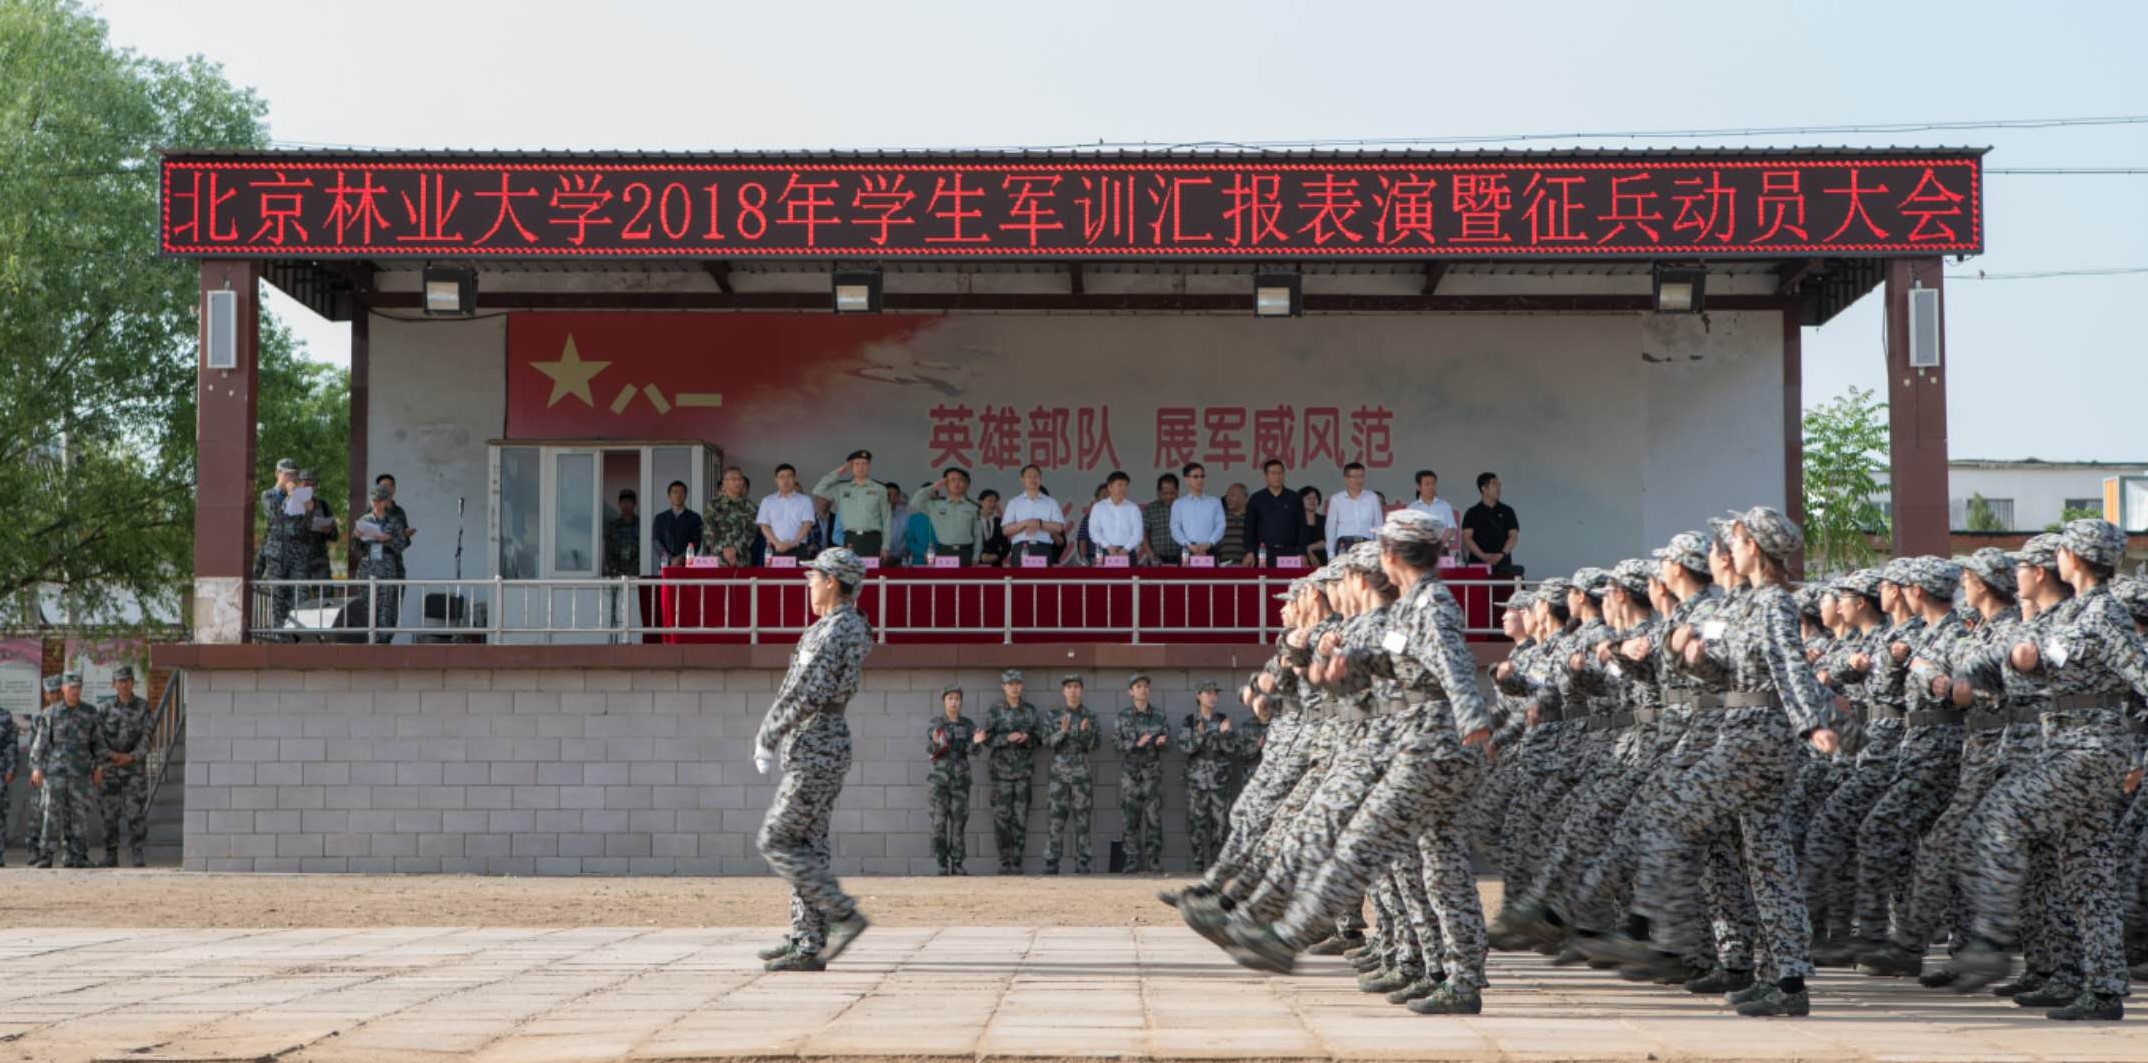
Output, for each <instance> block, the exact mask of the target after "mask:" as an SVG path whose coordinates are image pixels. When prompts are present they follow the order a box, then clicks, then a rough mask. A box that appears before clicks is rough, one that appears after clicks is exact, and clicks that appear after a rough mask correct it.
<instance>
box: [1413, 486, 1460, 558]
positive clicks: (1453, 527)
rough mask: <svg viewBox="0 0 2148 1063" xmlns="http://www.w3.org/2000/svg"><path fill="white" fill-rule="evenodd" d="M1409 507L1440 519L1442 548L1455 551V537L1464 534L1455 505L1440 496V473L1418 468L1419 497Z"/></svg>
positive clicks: (1434, 518) (1437, 519)
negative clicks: (1457, 519)
mask: <svg viewBox="0 0 2148 1063" xmlns="http://www.w3.org/2000/svg"><path fill="white" fill-rule="evenodd" d="M1409 508H1411V509H1414V510H1416V511H1417V512H1419V513H1422V514H1424V515H1425V516H1427V517H1430V518H1432V519H1433V520H1436V521H1438V522H1439V526H1440V528H1441V531H1440V533H1439V541H1440V548H1441V549H1443V550H1446V551H1448V552H1450V553H1451V552H1453V550H1454V543H1455V538H1456V537H1457V536H1459V535H1461V534H1462V532H1461V527H1462V526H1461V524H1460V522H1458V521H1456V520H1455V518H1454V507H1453V506H1452V505H1449V504H1448V502H1447V500H1446V499H1444V498H1441V497H1440V496H1439V474H1438V473H1436V472H1433V471H1432V470H1430V469H1419V470H1417V497H1416V498H1414V499H1412V500H1411V501H1410V507H1409Z"/></svg>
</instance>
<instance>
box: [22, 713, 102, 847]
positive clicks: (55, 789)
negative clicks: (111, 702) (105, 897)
mask: <svg viewBox="0 0 2148 1063" xmlns="http://www.w3.org/2000/svg"><path fill="white" fill-rule="evenodd" d="M70 682H72V683H74V684H76V685H80V683H81V677H80V676H71V677H70ZM40 737H41V739H42V741H41V742H40V743H39V744H38V745H36V746H33V747H32V748H31V750H30V760H31V762H32V763H35V764H39V765H41V766H42V767H43V770H44V773H45V830H46V832H47V833H48V834H51V835H55V836H56V845H57V846H59V847H64V848H65V849H66V854H65V855H66V865H67V866H68V867H88V866H90V863H89V822H90V817H91V816H92V815H95V814H96V804H95V802H94V801H93V800H92V798H91V786H92V782H93V780H92V775H93V774H94V773H95V772H96V771H97V770H98V769H99V768H100V767H101V766H102V765H104V764H105V762H106V760H107V759H108V758H107V757H106V756H105V754H106V753H107V752H109V749H108V747H107V746H106V745H105V740H104V725H103V721H102V720H101V719H100V718H99V716H98V714H97V707H96V706H95V705H92V704H90V703H89V702H86V701H85V702H80V703H78V704H76V705H73V706H69V705H68V704H67V703H66V702H65V701H61V702H60V703H58V704H56V705H54V706H53V707H52V720H51V722H50V723H49V724H47V725H46V728H45V733H44V734H43V735H42V736H40Z"/></svg>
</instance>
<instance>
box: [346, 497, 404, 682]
mask: <svg viewBox="0 0 2148 1063" xmlns="http://www.w3.org/2000/svg"><path fill="white" fill-rule="evenodd" d="M368 497H369V498H370V499H371V500H372V503H373V511H372V512H371V513H369V514H367V515H366V516H365V518H364V519H362V520H360V521H359V522H358V524H357V525H356V526H355V527H353V528H352V529H351V537H352V538H353V539H356V540H358V543H359V551H360V552H359V554H358V571H356V572H354V573H352V575H353V576H355V577H356V578H358V579H390V580H399V579H402V578H403V551H404V550H406V549H409V547H410V537H409V536H407V535H404V534H403V531H404V528H405V527H406V525H404V523H403V518H401V517H398V516H396V515H395V513H394V511H393V509H392V508H391V507H392V506H393V505H394V503H395V496H394V495H392V494H390V493H389V492H388V489H387V488H386V487H382V486H380V485H378V484H376V485H374V487H373V489H372V491H371V492H370V493H369V495H368ZM402 593H403V592H402V588H400V587H382V588H381V589H380V601H378V602H375V603H373V604H372V606H371V608H372V610H373V641H374V642H375V643H376V644H379V645H386V644H388V643H389V642H390V641H392V640H393V639H394V638H395V628H396V625H397V624H399V623H400V622H401V619H402V615H403V608H402ZM360 608H361V609H363V608H365V607H363V606H361V607H360Z"/></svg>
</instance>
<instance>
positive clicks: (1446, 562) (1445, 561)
mask: <svg viewBox="0 0 2148 1063" xmlns="http://www.w3.org/2000/svg"><path fill="white" fill-rule="evenodd" d="M1439 567H1440V568H1441V569H1450V568H1461V567H1462V563H1461V562H1460V561H1456V560H1455V559H1454V558H1452V557H1449V556H1447V555H1446V554H1441V555H1439Z"/></svg>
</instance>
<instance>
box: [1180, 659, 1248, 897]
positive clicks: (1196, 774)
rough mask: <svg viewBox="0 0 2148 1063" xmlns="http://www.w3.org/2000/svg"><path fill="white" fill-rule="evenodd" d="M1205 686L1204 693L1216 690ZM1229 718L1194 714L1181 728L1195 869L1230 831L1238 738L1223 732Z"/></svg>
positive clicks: (1204, 863) (1211, 685) (1206, 862)
mask: <svg viewBox="0 0 2148 1063" xmlns="http://www.w3.org/2000/svg"><path fill="white" fill-rule="evenodd" d="M1215 686H1216V685H1215V684H1214V683H1204V684H1202V687H1203V688H1204V689H1208V690H1213V689H1215ZM1228 724H1229V717H1227V716H1224V715H1223V714H1222V713H1217V714H1216V715H1215V716H1213V717H1208V718H1204V717H1202V716H1201V714H1200V713H1199V712H1198V711H1196V712H1191V713H1187V714H1186V718H1185V720H1184V721H1183V722H1181V723H1180V724H1179V727H1178V745H1179V748H1180V749H1183V750H1185V751H1186V834H1187V839H1188V841H1189V843H1190V844H1191V846H1192V849H1193V866H1194V867H1195V868H1197V869H1199V868H1206V867H1207V866H1208V865H1209V862H1210V861H1213V860H1214V859H1215V858H1216V854H1217V851H1218V850H1219V849H1221V848H1222V845H1223V836H1224V834H1226V833H1227V832H1229V830H1230V814H1231V801H1230V786H1231V764H1232V762H1233V760H1234V758H1235V755H1236V752H1237V741H1236V736H1235V735H1234V734H1233V733H1232V732H1230V731H1226V730H1224V729H1223V728H1224V727H1225V726H1227V725H1228Z"/></svg>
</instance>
